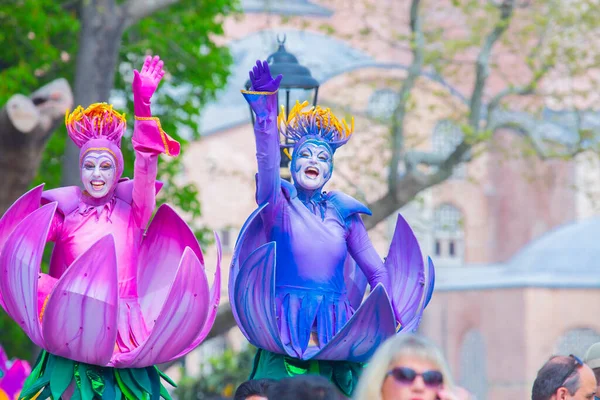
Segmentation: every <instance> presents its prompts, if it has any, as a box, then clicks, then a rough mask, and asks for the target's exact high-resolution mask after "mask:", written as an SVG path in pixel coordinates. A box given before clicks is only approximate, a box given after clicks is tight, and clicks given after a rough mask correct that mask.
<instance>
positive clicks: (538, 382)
mask: <svg viewBox="0 0 600 400" xmlns="http://www.w3.org/2000/svg"><path fill="white" fill-rule="evenodd" d="M598 382H600V343H596V344H594V345H592V346H591V347H590V348H589V349H588V351H587V353H586V354H585V356H584V357H583V358H580V357H578V356H577V355H569V356H557V355H554V356H551V357H550V358H549V359H548V361H546V362H545V363H544V365H543V366H542V367H541V368H540V370H539V371H538V374H537V377H536V379H535V381H534V383H533V387H532V394H531V399H532V400H597V399H600V397H596V394H597V393H598V395H599V396H600V389H599V388H598ZM234 399H235V400H273V399H278V400H343V399H347V398H346V397H345V396H343V395H342V394H341V393H340V392H339V391H338V390H337V388H336V387H335V386H334V385H333V384H331V383H330V382H329V381H328V380H327V379H325V378H323V377H321V376H319V375H299V376H295V377H293V378H287V379H282V380H279V381H275V380H270V379H259V380H250V381H246V382H244V383H242V384H241V385H240V386H239V387H238V388H237V391H236V392H235V397H234ZM352 399H354V400H475V396H474V395H472V394H471V393H469V392H468V391H467V390H465V389H464V388H461V387H459V386H457V385H456V384H455V382H454V380H453V378H452V373H451V371H450V369H449V367H448V363H447V362H446V360H445V358H444V356H443V354H442V352H441V350H440V349H439V348H438V347H437V346H436V345H435V344H434V343H433V342H431V341H430V340H428V339H426V338H424V337H422V336H418V335H398V336H395V337H393V338H391V339H389V340H388V341H387V342H385V343H384V344H383V345H381V346H380V347H379V349H378V350H377V352H376V353H375V355H374V356H373V357H372V358H371V360H370V361H369V363H368V364H367V365H366V366H365V369H364V371H363V373H362V376H361V378H360V382H359V385H358V387H357V388H356V390H355V391H354V395H353V397H352ZM480 400H481V399H480Z"/></svg>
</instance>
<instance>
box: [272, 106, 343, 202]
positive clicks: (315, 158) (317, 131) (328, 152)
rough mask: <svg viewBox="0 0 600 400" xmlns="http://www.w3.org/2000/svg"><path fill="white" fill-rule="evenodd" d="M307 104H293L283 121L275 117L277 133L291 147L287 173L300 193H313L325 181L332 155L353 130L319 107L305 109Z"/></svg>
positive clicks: (281, 117)
mask: <svg viewBox="0 0 600 400" xmlns="http://www.w3.org/2000/svg"><path fill="white" fill-rule="evenodd" d="M307 105H308V103H307V102H304V103H302V104H301V103H296V105H295V106H294V107H293V108H292V109H291V110H290V113H289V117H288V119H287V121H286V120H285V117H284V115H285V112H281V113H280V114H279V117H278V125H279V129H280V132H281V133H282V135H284V136H285V137H286V138H287V139H288V142H289V143H288V144H287V146H291V147H293V152H292V156H291V159H292V163H291V172H292V179H293V180H294V184H295V185H296V187H297V188H298V189H300V190H307V191H315V190H321V188H322V187H323V186H324V185H325V184H326V183H327V181H329V179H330V178H331V175H332V173H333V155H334V153H335V151H336V150H337V149H338V148H339V147H341V146H343V145H344V144H346V142H348V140H349V139H350V136H351V134H352V132H353V130H354V120H352V123H351V126H348V124H346V121H344V120H341V121H340V120H338V119H337V117H336V116H335V115H334V114H333V113H332V112H331V110H330V109H328V108H327V109H324V108H321V107H319V106H316V107H311V108H309V109H306V110H305V108H306V106H307Z"/></svg>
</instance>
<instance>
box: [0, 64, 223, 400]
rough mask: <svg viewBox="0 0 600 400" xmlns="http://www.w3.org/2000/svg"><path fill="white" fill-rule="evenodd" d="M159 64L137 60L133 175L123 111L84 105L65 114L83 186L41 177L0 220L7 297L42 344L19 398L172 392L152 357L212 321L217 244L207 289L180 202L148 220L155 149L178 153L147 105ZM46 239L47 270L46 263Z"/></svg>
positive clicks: (183, 345) (183, 346)
mask: <svg viewBox="0 0 600 400" xmlns="http://www.w3.org/2000/svg"><path fill="white" fill-rule="evenodd" d="M162 66H163V63H162V61H160V59H159V58H158V57H154V58H151V57H148V58H147V59H146V61H145V63H144V67H143V68H142V71H141V72H138V71H135V76H134V81H133V93H134V107H135V114H136V117H135V127H134V131H133V137H132V142H133V147H134V150H135V154H136V158H135V164H134V179H133V180H128V179H120V178H121V174H122V172H123V156H122V154H121V150H120V143H121V137H122V135H123V133H124V132H125V127H126V122H125V117H124V116H123V115H121V114H119V113H118V112H116V111H114V110H113V109H112V106H110V105H107V104H104V103H97V104H92V105H91V106H89V107H88V108H87V109H85V110H84V109H83V108H81V107H78V108H77V109H76V110H75V111H73V113H71V114H70V115H68V116H67V117H66V125H67V130H68V133H69V136H70V137H71V139H72V140H73V142H75V144H76V145H77V146H78V147H80V149H81V151H80V157H79V162H80V168H81V176H82V182H83V186H84V188H85V190H81V189H80V188H79V187H64V188H58V189H54V190H49V191H42V189H43V188H42V186H39V187H36V188H34V189H32V190H31V191H30V192H28V193H27V194H25V195H23V196H22V197H21V198H20V199H19V200H17V202H15V204H13V206H12V207H11V208H10V209H9V210H8V211H7V212H6V214H5V215H4V216H3V217H2V219H1V220H0V305H2V306H3V308H4V309H5V310H6V312H7V313H8V314H9V315H10V316H11V317H12V318H13V319H14V320H15V321H16V322H17V323H18V324H19V325H20V326H21V327H22V328H23V329H24V330H25V332H26V333H27V334H28V335H29V337H30V338H31V340H32V341H33V342H34V343H35V344H37V345H38V346H40V347H42V348H43V349H44V350H45V351H44V352H42V354H41V355H40V358H39V359H38V362H37V363H36V366H35V367H34V371H33V372H32V374H31V375H30V377H29V379H28V380H27V382H26V383H25V387H24V389H23V392H22V393H21V398H26V399H28V398H34V397H36V396H37V397H38V398H46V397H49V396H52V397H53V398H54V399H59V398H61V396H62V398H68V397H69V396H70V394H72V396H73V398H82V399H86V400H87V399H90V400H91V399H93V398H101V399H115V398H121V395H123V396H125V397H126V398H146V397H150V398H158V397H159V396H163V397H166V398H168V393H167V392H166V391H165V390H164V388H163V387H162V384H161V382H160V378H159V376H162V377H163V378H164V379H166V380H167V381H169V382H170V383H172V382H171V381H170V380H169V379H168V377H166V376H165V375H164V374H162V372H160V371H159V370H158V369H157V368H155V367H153V365H154V364H159V363H164V362H168V361H171V360H173V359H175V358H178V357H181V356H182V355H185V354H186V353H188V352H189V351H191V350H192V349H193V348H195V347H196V346H197V345H198V344H200V342H201V341H202V340H203V339H204V338H205V337H206V335H207V334H208V332H209V330H210V328H211V327H212V324H213V323H214V319H215V316H216V310H217V306H218V302H219V296H220V253H219V257H218V259H217V270H216V274H215V280H214V285H213V287H212V289H209V285H208V280H207V277H206V273H205V270H204V260H203V256H202V251H201V249H200V246H199V245H198V242H197V240H196V238H195V236H194V234H193V232H192V230H191V229H190V228H189V227H188V226H187V224H186V223H185V222H184V221H183V220H182V219H181V218H180V217H179V216H178V215H177V213H176V212H175V211H174V210H173V209H172V208H171V207H169V206H168V205H163V206H161V207H160V208H159V209H158V211H157V212H156V215H155V216H154V218H153V219H152V222H151V223H150V225H149V226H148V223H149V222H150V219H151V216H152V213H153V211H154V208H155V205H156V200H155V196H156V193H157V191H158V190H159V189H160V184H159V183H158V182H156V174H157V164H158V157H159V155H160V154H161V153H162V154H166V155H170V156H177V155H178V154H179V143H178V142H176V141H175V140H173V139H172V138H170V137H169V136H168V135H167V134H166V133H165V132H164V131H163V130H162V129H161V126H160V121H159V120H158V118H155V117H152V116H151V114H150V98H151V96H152V94H153V93H154V91H155V90H156V88H157V86H158V83H159V82H160V80H161V78H162V76H163V74H164V72H163V70H162ZM40 204H41V205H42V206H41V207H39V206H40ZM146 227H147V229H146ZM46 240H50V241H53V242H54V243H55V247H54V250H53V253H52V258H51V262H50V271H49V275H45V274H40V263H41V257H42V253H43V249H44V246H45V243H46ZM217 241H218V239H217ZM38 278H39V279H38Z"/></svg>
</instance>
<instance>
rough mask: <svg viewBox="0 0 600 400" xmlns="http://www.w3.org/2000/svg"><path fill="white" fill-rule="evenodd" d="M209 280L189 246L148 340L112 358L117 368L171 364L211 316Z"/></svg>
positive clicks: (112, 362) (113, 364) (112, 363)
mask: <svg viewBox="0 0 600 400" xmlns="http://www.w3.org/2000/svg"><path fill="white" fill-rule="evenodd" d="M208 296H209V294H208V281H207V279H206V274H205V273H204V269H203V268H202V265H201V264H200V261H199V260H198V257H196V254H195V253H194V251H193V250H191V249H190V248H189V247H186V249H185V250H184V252H183V257H182V258H181V262H180V264H179V267H178V268H177V273H176V275H175V281H174V282H173V284H172V286H171V287H170V290H169V292H168V297H167V299H166V301H165V303H164V306H163V307H162V310H160V314H159V315H158V317H157V319H156V323H155V324H154V328H153V329H152V333H150V337H148V340H146V342H144V343H143V344H142V345H141V346H140V347H138V348H137V349H135V350H133V351H131V352H129V353H124V354H118V355H117V356H116V357H113V360H112V361H111V365H112V366H114V367H116V368H143V367H147V366H149V365H154V364H160V363H163V362H167V361H171V360H172V359H174V358H175V357H176V356H177V355H178V354H180V353H181V352H182V351H183V350H185V349H186V348H187V347H189V345H190V344H191V343H192V342H193V341H194V339H195V338H196V337H197V336H198V333H199V332H200V331H201V329H202V327H203V326H204V323H205V321H206V316H207V315H208Z"/></svg>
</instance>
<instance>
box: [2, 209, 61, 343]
mask: <svg viewBox="0 0 600 400" xmlns="http://www.w3.org/2000/svg"><path fill="white" fill-rule="evenodd" d="M55 211H56V203H50V204H47V205H45V206H43V207H41V208H38V209H37V210H36V211H34V212H32V213H31V214H29V215H28V216H27V217H25V219H23V221H21V223H19V225H17V227H16V228H15V229H14V230H13V232H12V234H11V235H10V236H9V237H8V239H7V240H6V243H5V245H4V249H3V251H2V254H0V293H2V296H3V297H4V302H5V309H6V312H7V313H8V315H10V316H11V318H12V319H14V320H15V321H16V322H17V323H18V324H19V325H20V326H21V328H23V330H24V331H25V333H27V335H28V336H29V338H30V339H31V340H32V341H33V343H35V344H36V345H38V346H40V347H44V339H43V338H42V332H41V330H40V321H39V311H38V306H37V293H38V278H39V273H40V263H41V262H42V255H43V253H44V246H45V245H46V238H47V237H48V230H49V229H50V224H51V222H52V217H53V216H54V212H55Z"/></svg>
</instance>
